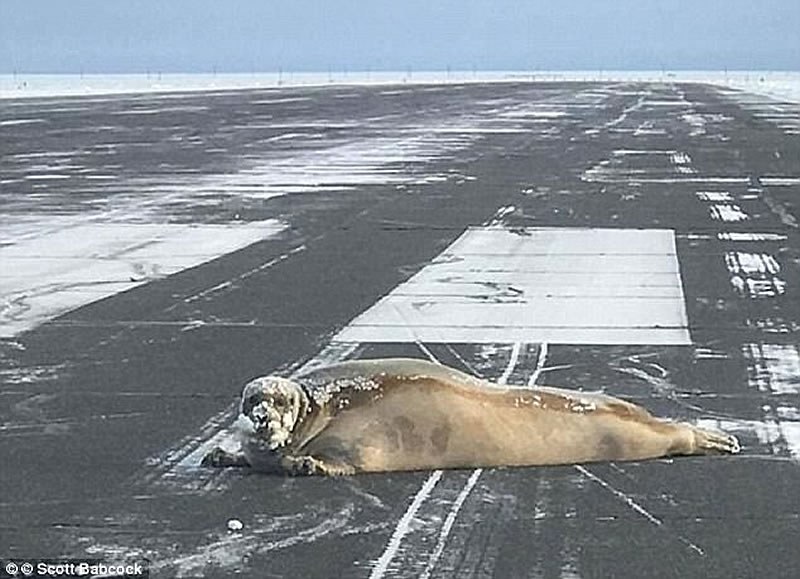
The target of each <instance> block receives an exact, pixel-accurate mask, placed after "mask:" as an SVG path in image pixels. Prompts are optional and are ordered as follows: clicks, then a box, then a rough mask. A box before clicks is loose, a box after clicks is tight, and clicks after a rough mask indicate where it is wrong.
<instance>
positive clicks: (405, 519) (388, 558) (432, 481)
mask: <svg viewBox="0 0 800 579" xmlns="http://www.w3.org/2000/svg"><path fill="white" fill-rule="evenodd" d="M441 478H442V471H440V470H435V471H433V472H432V473H431V474H430V475H429V476H428V478H427V479H426V480H425V482H424V483H423V484H422V486H421V487H420V489H419V491H417V494H416V495H414V500H412V501H411V504H410V505H409V507H408V509H407V510H406V512H405V513H403V516H402V517H401V518H400V520H399V521H398V523H397V526H396V527H395V529H394V532H393V533H392V536H391V538H390V539H389V543H388V544H387V545H386V549H385V550H384V551H383V554H382V555H381V556H380V558H379V559H378V561H377V562H376V563H375V567H373V568H372V573H370V575H369V577H370V579H380V578H381V577H383V576H384V575H385V574H386V571H387V570H388V569H389V564H390V563H391V562H392V559H394V556H395V555H396V554H397V550H398V549H399V548H400V543H401V542H402V541H403V537H405V536H406V534H407V533H408V531H409V529H410V528H411V522H412V521H413V520H414V515H416V514H417V511H419V509H420V507H421V506H422V503H424V502H425V499H427V498H428V495H430V494H431V491H432V490H433V487H435V486H436V483H438V482H439V479H441Z"/></svg>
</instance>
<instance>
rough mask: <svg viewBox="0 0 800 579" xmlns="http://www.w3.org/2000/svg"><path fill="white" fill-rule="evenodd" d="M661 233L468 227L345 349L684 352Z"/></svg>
mask: <svg viewBox="0 0 800 579" xmlns="http://www.w3.org/2000/svg"><path fill="white" fill-rule="evenodd" d="M687 325H688V324H687V316H686V310H685V304H684V296H683V287H682V283H681V279H680V271H679V267H678V261H677V255H676V249H675V239H674V232H673V231H671V230H656V229H653V230H630V229H578V228H573V229H562V228H530V229H525V230H523V231H521V232H520V231H517V230H515V231H514V232H512V231H509V230H507V229H503V228H498V227H483V228H469V229H468V230H467V231H466V232H465V233H464V234H463V235H462V236H461V237H459V238H458V239H457V240H456V241H455V242H454V243H453V244H451V245H450V247H448V248H447V249H446V250H445V251H444V252H443V253H442V254H440V255H439V256H438V257H437V258H435V259H434V260H433V261H432V262H431V263H430V264H429V265H428V266H426V267H425V268H423V269H422V270H421V271H420V272H418V273H417V274H416V275H415V276H413V277H412V278H411V279H409V280H408V281H407V282H405V283H404V284H401V285H400V286H398V287H397V288H395V290H393V291H392V292H391V293H390V294H389V295H387V296H385V297H384V298H382V299H381V300H380V301H379V302H378V303H377V304H375V305H374V306H373V307H372V308H370V309H369V310H367V311H366V312H365V313H363V314H362V315H360V316H359V317H357V318H356V319H355V320H353V322H352V323H351V324H350V325H348V326H347V327H346V328H345V329H344V330H342V331H341V332H340V333H339V335H338V336H337V337H336V340H338V341H345V342H348V341H350V342H417V341H420V342H431V343H473V344H482V343H513V342H526V343H541V342H548V343H551V344H673V345H684V344H689V343H691V339H690V336H689V331H688V327H687Z"/></svg>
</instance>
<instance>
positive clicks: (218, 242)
mask: <svg viewBox="0 0 800 579" xmlns="http://www.w3.org/2000/svg"><path fill="white" fill-rule="evenodd" d="M284 227H285V226H284V225H283V224H282V223H281V222H279V221H276V220H268V221H261V222H252V223H241V224H238V223H237V224H228V225H182V224H170V223H156V224H132V223H109V222H94V223H93V222H89V223H85V222H82V223H70V224H67V225H66V226H63V227H59V228H57V229H55V230H49V231H48V230H47V229H39V230H35V231H33V232H31V231H29V229H28V227H27V225H26V224H24V223H23V224H21V226H20V227H16V228H15V227H12V228H11V230H10V233H7V235H6V236H4V237H5V239H4V240H3V241H4V242H6V243H8V245H6V246H4V247H2V248H0V262H2V263H3V269H2V272H0V337H10V336H14V335H16V334H18V333H20V332H23V331H25V330H28V329H30V328H33V327H35V326H36V325H38V324H40V323H42V322H44V321H46V320H49V319H52V318H54V317H56V316H58V315H61V314H63V313H66V312H68V311H70V310H73V309H75V308H77V307H79V306H83V305H85V304H88V303H91V302H94V301H97V300H100V299H102V298H105V297H108V296H110V295H114V294H116V293H119V292H122V291H126V290H128V289H131V288H134V287H137V286H139V285H142V284H145V283H147V282H149V281H152V280H154V279H159V278H162V277H165V276H168V275H171V274H173V273H176V272H178V271H181V270H184V269H187V268H190V267H194V266H196V265H199V264H201V263H204V262H207V261H210V260H212V259H214V258H216V257H218V256H220V255H223V254H225V253H229V252H231V251H235V250H237V249H239V248H241V247H244V246H246V245H249V244H251V243H255V242H257V241H260V240H262V239H266V238H268V237H272V236H274V235H276V234H277V233H279V232H280V231H281V230H283V229H284Z"/></svg>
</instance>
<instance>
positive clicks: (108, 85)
mask: <svg viewBox="0 0 800 579" xmlns="http://www.w3.org/2000/svg"><path fill="white" fill-rule="evenodd" d="M519 80H533V81H537V80H538V81H548V80H563V81H592V80H594V81H637V80H640V81H653V82H658V81H665V82H682V81H689V82H708V83H712V84H717V85H721V86H728V87H731V88H735V89H740V90H744V91H747V92H752V93H758V94H764V95H767V96H771V97H775V98H779V99H782V100H789V101H793V102H800V72H768V71H733V72H723V71H677V72H671V71H653V70H650V71H647V70H645V71H629V70H628V71H615V70H610V71H598V70H576V71H541V70H535V71H489V72H487V71H480V72H472V71H449V72H447V71H397V72H330V73H318V72H317V73H314V72H303V73H292V72H272V73H237V74H158V73H147V74H86V75H76V74H72V75H70V74H61V75H40V74H13V75H12V74H5V75H0V99H3V98H24V97H46V96H66V95H82V94H88V95H96V94H119V93H146V92H183V91H196V90H228V89H245V88H275V87H278V86H324V85H328V84H338V85H342V84H345V85H357V84H359V85H361V84H370V85H377V84H424V83H448V82H453V83H455V82H459V83H462V82H507V81H519Z"/></svg>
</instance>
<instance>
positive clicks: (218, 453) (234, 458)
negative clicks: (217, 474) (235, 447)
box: [200, 446, 250, 468]
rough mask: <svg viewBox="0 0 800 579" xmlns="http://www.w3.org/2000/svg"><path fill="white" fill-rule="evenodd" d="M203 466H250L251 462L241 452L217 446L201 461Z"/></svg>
mask: <svg viewBox="0 0 800 579" xmlns="http://www.w3.org/2000/svg"><path fill="white" fill-rule="evenodd" d="M200 465H201V466H208V467H213V468H225V467H228V466H238V467H249V466H250V463H249V462H248V461H247V458H245V456H244V454H242V453H241V452H239V453H233V452H228V451H227V450H225V449H223V448H220V447H219V446H215V447H214V448H212V449H211V450H210V451H209V452H208V454H206V455H205V456H204V457H203V460H202V461H200Z"/></svg>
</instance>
